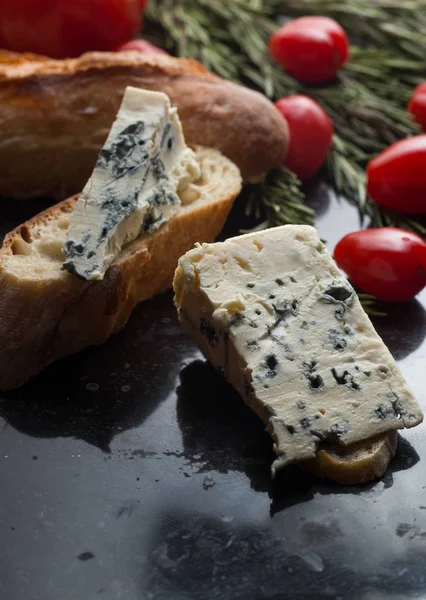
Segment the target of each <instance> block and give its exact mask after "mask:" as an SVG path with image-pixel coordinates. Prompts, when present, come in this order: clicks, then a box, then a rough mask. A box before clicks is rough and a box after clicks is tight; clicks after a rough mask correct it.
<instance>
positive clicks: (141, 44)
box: [117, 39, 167, 54]
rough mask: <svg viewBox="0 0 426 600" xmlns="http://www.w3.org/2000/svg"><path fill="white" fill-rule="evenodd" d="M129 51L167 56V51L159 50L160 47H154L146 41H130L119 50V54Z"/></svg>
mask: <svg viewBox="0 0 426 600" xmlns="http://www.w3.org/2000/svg"><path fill="white" fill-rule="evenodd" d="M128 50H134V51H136V52H144V53H147V52H154V53H155V54H167V52H166V51H165V50H163V49H162V48H159V47H158V46H154V44H151V43H150V42H147V41H146V40H139V39H137V40H130V41H129V42H126V43H125V44H122V45H121V46H119V47H118V48H117V52H127V51H128Z"/></svg>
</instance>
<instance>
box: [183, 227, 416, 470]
mask: <svg viewBox="0 0 426 600" xmlns="http://www.w3.org/2000/svg"><path fill="white" fill-rule="evenodd" d="M174 289H175V303H176V305H177V307H178V312H179V319H180V321H181V323H182V325H183V327H184V328H185V329H186V330H187V331H188V332H189V333H191V334H192V335H193V336H194V337H195V339H196V341H197V343H198V345H199V346H200V349H201V350H202V352H203V353H204V355H205V356H206V357H207V358H208V360H209V361H210V362H211V363H212V364H213V365H214V366H215V367H216V369H217V370H218V371H219V372H220V373H221V374H222V375H224V376H225V377H226V379H228V380H229V382H230V383H231V384H232V385H233V386H234V388H235V389H236V390H237V391H238V392H239V393H240V394H241V396H242V397H243V399H244V400H245V402H246V403H247V404H248V405H249V406H250V407H251V408H252V409H253V410H254V411H255V412H256V413H257V414H258V415H259V416H260V417H261V418H262V420H263V421H264V422H265V423H267V425H268V430H269V432H270V433H271V435H272V437H273V439H274V451H275V453H276V455H277V460H276V461H275V463H274V465H273V472H275V470H276V469H279V468H281V467H283V466H285V465H287V464H290V463H293V462H298V461H302V460H305V459H309V458H312V457H314V456H315V453H316V451H317V449H318V447H319V446H320V444H321V443H322V442H326V441H327V442H330V441H332V442H338V443H340V444H343V445H347V444H351V443H353V442H357V441H361V440H366V439H368V438H371V437H373V436H375V435H378V434H379V433H382V432H386V431H390V430H392V429H400V428H403V427H413V426H415V425H417V424H418V423H420V422H421V421H422V418H423V415H422V411H421V410H420V408H419V406H418V404H417V402H416V400H415V399H414V397H413V395H412V393H411V391H410V389H409V388H408V386H407V384H406V382H405V380H404V378H403V376H402V374H401V372H400V370H399V368H398V366H397V365H396V363H395V361H394V359H393V358H392V356H391V354H390V352H389V350H388V349H387V348H386V346H385V345H384V343H383V342H382V340H381V339H380V337H379V336H378V334H377V333H376V331H375V330H374V328H373V326H372V324H371V322H370V320H369V318H368V316H367V315H366V314H365V312H364V310H363V309H362V306H361V305H360V302H359V300H358V297H357V295H356V293H355V291H354V290H353V288H352V287H351V285H350V284H349V282H348V281H347V279H346V278H345V277H344V275H343V274H342V272H341V271H340V270H339V269H338V267H337V266H336V264H335V263H334V261H333V259H332V258H331V256H330V255H329V254H328V252H327V251H326V248H325V246H324V244H322V242H321V241H320V239H319V237H318V233H317V231H316V230H315V229H314V228H313V227H308V226H297V225H286V226H283V227H277V228H274V229H270V230H266V231H262V232H258V233H252V234H248V235H243V236H240V237H236V238H232V239H229V240H227V241H226V242H223V243H216V244H203V245H198V247H196V248H195V249H193V250H191V251H189V252H188V253H187V254H185V255H184V256H183V257H182V258H181V259H180V261H179V266H178V268H177V271H176V274H175V280H174Z"/></svg>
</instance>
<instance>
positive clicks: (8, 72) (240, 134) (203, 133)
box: [0, 51, 289, 199]
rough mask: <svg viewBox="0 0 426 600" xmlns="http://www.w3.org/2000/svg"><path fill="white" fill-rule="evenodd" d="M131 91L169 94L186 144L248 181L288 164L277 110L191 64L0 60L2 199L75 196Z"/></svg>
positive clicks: (146, 59) (88, 57)
mask: <svg viewBox="0 0 426 600" xmlns="http://www.w3.org/2000/svg"><path fill="white" fill-rule="evenodd" d="M127 86H133V87H138V88H144V89H147V90H153V91H160V92H164V93H165V94H167V95H168V96H169V98H170V100H171V102H172V104H173V105H175V106H177V108H178V112H179V117H180V120H181V122H182V125H183V131H184V135H185V140H186V142H187V144H201V145H203V146H205V147H209V148H217V149H219V150H220V151H221V152H222V153H223V154H224V155H225V156H227V157H228V158H230V159H231V160H232V161H233V162H234V163H235V164H236V165H237V166H238V167H239V169H240V171H241V173H242V176H243V178H244V179H245V180H246V181H259V180H261V179H262V178H263V176H264V175H265V173H267V172H268V171H269V170H270V169H271V168H272V167H275V166H278V165H280V164H282V161H283V160H284V158H285V155H286V152H287V146H288V141H289V133H288V127H287V123H286V121H285V119H284V118H283V117H282V115H281V114H280V113H279V112H278V110H277V109H276V108H275V107H274V105H273V104H272V103H271V102H270V101H269V100H267V99H266V98H265V97H264V96H263V95H262V94H259V93H258V92H255V91H253V90H249V89H247V88H244V87H242V86H239V85H235V84H233V83H230V82H227V81H224V80H223V79H221V78H220V77H217V76H215V75H212V74H211V73H209V72H208V71H207V69H206V68H205V67H204V66H203V65H201V64H200V63H199V62H197V61H194V60H186V59H178V58H173V57H170V56H166V55H160V54H141V53H140V52H118V53H113V52H89V53H87V54H83V55H82V56H80V57H79V58H76V59H69V60H53V59H50V58H46V57H43V56H36V55H32V54H13V53H9V52H5V51H3V52H2V51H0V130H1V137H0V196H5V197H14V198H31V197H35V196H49V197H56V198H58V199H63V198H66V197H67V196H69V195H71V194H73V193H76V192H79V191H80V190H81V189H82V188H83V186H84V184H85V183H86V181H87V180H88V178H89V176H90V175H91V173H92V170H93V167H94V165H95V161H96V158H97V155H98V152H99V150H100V148H101V146H102V144H103V143H104V141H105V139H106V137H107V135H108V132H109V130H110V127H111V124H112V122H113V120H114V118H115V115H116V112H117V110H118V108H119V105H120V103H121V100H122V97H123V93H124V90H125V88H126V87H127Z"/></svg>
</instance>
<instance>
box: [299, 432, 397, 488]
mask: <svg viewBox="0 0 426 600" xmlns="http://www.w3.org/2000/svg"><path fill="white" fill-rule="evenodd" d="M397 439H398V433H397V432H396V431H390V432H389V433H385V434H381V435H378V436H377V437H374V438H371V439H369V440H366V441H362V442H357V443H356V444H351V445H350V446H341V445H339V444H328V445H325V446H324V447H323V448H321V449H320V450H319V451H318V453H317V455H316V457H315V458H313V459H310V460H306V461H303V462H301V463H299V467H300V468H301V469H303V470H305V471H310V472H311V473H313V474H314V475H316V476H317V477H320V478H322V479H323V478H327V479H331V480H333V481H336V482H337V483H342V484H344V485H357V484H360V483H367V482H369V481H374V480H375V479H379V478H380V477H382V476H383V475H384V474H385V472H386V469H387V468H388V466H389V463H390V461H391V460H392V458H393V457H394V456H395V452H396V446H397Z"/></svg>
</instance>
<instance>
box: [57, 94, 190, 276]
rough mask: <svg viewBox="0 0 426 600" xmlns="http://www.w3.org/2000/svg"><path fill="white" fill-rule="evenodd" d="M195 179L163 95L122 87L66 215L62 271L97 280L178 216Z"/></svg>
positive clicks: (176, 119) (174, 116)
mask: <svg viewBox="0 0 426 600" xmlns="http://www.w3.org/2000/svg"><path fill="white" fill-rule="evenodd" d="M199 176H200V169H199V165H198V163H197V162H196V160H195V157H194V154H193V152H192V150H190V149H189V148H187V146H186V145H185V140H184V137H183V133H182V126H181V123H180V121H179V117H178V114H177V110H176V109H175V108H172V107H171V105H170V100H169V98H168V96H166V95H165V94H162V93H160V92H150V91H146V90H140V89H136V88H132V87H128V88H126V91H125V94H124V97H123V100H122V104H121V107H120V110H119V112H118V114H117V117H116V120H115V122H114V123H113V125H112V128H111V131H110V133H109V135H108V138H107V140H106V142H105V145H104V146H103V148H102V150H101V151H100V153H99V157H98V160H97V163H96V166H95V169H94V172H93V174H92V176H91V178H90V179H89V181H88V182H87V184H86V186H85V188H84V190H83V192H82V194H81V197H80V199H79V201H78V202H77V206H76V208H75V210H74V212H73V215H72V217H71V221H70V225H69V229H68V232H67V238H66V242H65V245H64V254H65V262H64V268H65V269H67V270H68V271H70V272H71V273H75V274H76V275H78V276H79V277H82V278H83V279H102V278H103V276H104V274H105V272H106V270H107V269H108V267H109V266H110V264H111V263H112V261H113V260H114V258H115V257H116V256H117V254H118V253H119V252H120V250H121V248H122V247H123V246H124V245H125V244H128V243H129V242H131V241H133V240H134V239H136V238H137V237H138V236H139V235H140V234H141V233H152V232H154V231H156V230H157V229H158V228H159V227H161V225H163V224H164V223H165V222H166V221H168V220H169V219H170V218H171V217H173V216H174V215H175V214H176V212H177V211H178V210H179V206H180V204H181V203H180V199H179V195H178V191H179V187H180V186H183V185H188V184H189V183H190V182H192V181H194V180H196V179H198V178H199Z"/></svg>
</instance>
